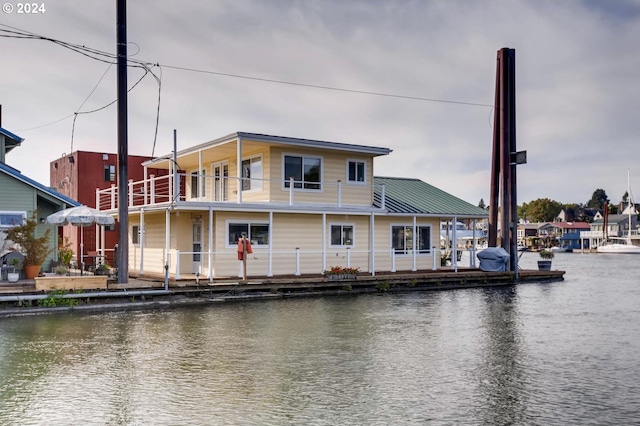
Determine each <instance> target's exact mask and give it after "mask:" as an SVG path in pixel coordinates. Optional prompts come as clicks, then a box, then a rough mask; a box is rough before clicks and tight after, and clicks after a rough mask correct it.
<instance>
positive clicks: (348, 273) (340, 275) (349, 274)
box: [322, 266, 360, 281]
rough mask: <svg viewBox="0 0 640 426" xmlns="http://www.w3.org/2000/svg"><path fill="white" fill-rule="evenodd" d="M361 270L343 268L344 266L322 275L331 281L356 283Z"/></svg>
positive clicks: (333, 268)
mask: <svg viewBox="0 0 640 426" xmlns="http://www.w3.org/2000/svg"><path fill="white" fill-rule="evenodd" d="M358 272H360V268H343V267H342V266H332V267H331V269H329V270H326V271H324V272H323V273H322V275H324V276H325V277H327V279H328V280H329V281H354V280H355V279H356V275H357V274H358Z"/></svg>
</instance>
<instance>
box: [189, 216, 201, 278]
mask: <svg viewBox="0 0 640 426" xmlns="http://www.w3.org/2000/svg"><path fill="white" fill-rule="evenodd" d="M191 251H193V255H192V260H191V273H193V274H195V273H196V272H201V271H200V268H201V264H202V261H201V259H202V254H201V253H200V252H201V251H202V222H200V221H195V222H193V245H192V249H191Z"/></svg>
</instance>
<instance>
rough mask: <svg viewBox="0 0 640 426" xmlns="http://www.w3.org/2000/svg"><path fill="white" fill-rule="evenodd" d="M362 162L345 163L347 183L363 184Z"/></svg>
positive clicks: (350, 161) (351, 161)
mask: <svg viewBox="0 0 640 426" xmlns="http://www.w3.org/2000/svg"><path fill="white" fill-rule="evenodd" d="M364 164H365V163H364V161H356V160H349V161H347V181H348V182H349V183H364V176H365V171H364Z"/></svg>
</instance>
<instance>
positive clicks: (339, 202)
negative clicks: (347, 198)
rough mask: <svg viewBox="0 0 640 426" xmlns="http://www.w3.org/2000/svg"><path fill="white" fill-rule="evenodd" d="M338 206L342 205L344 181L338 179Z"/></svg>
mask: <svg viewBox="0 0 640 426" xmlns="http://www.w3.org/2000/svg"><path fill="white" fill-rule="evenodd" d="M338 207H342V181H341V180H339V181H338Z"/></svg>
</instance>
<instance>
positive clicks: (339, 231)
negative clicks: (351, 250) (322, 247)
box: [331, 224, 354, 246]
mask: <svg viewBox="0 0 640 426" xmlns="http://www.w3.org/2000/svg"><path fill="white" fill-rule="evenodd" d="M353 244H354V235H353V225H339V224H336V225H331V245H332V246H353Z"/></svg>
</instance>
